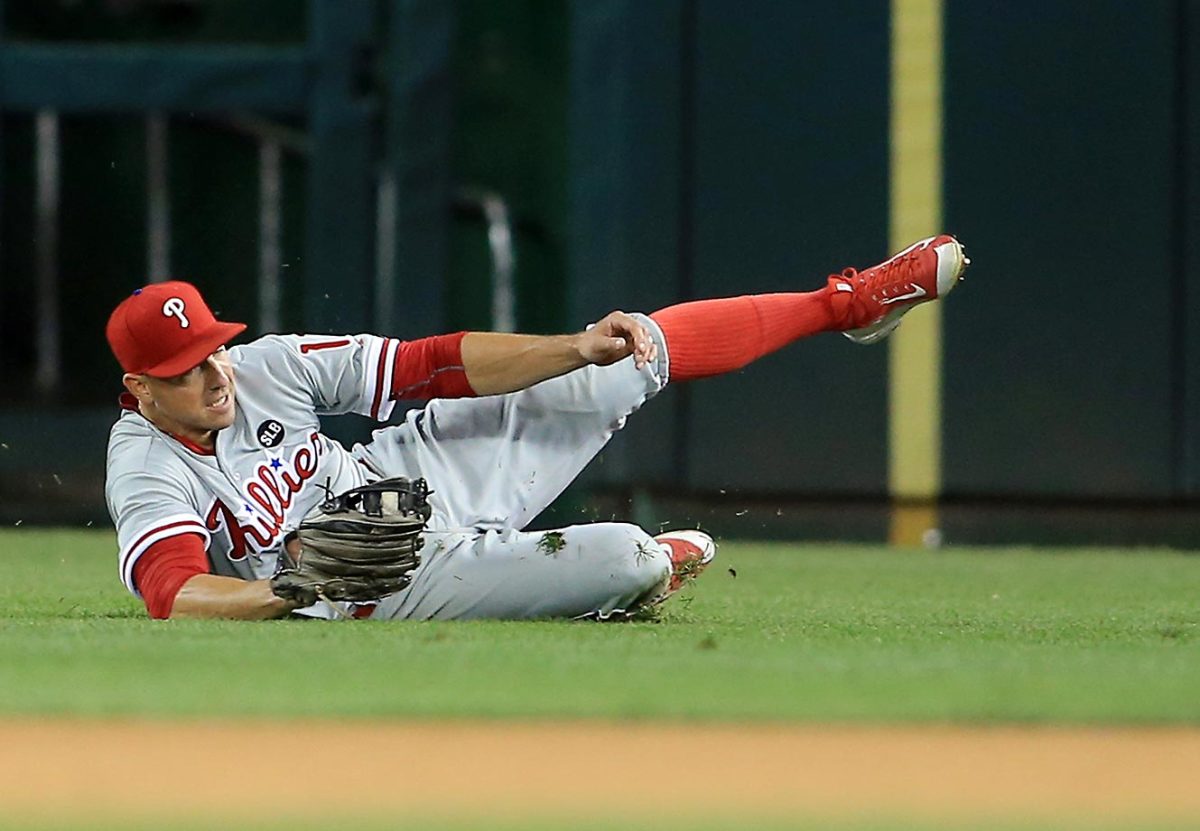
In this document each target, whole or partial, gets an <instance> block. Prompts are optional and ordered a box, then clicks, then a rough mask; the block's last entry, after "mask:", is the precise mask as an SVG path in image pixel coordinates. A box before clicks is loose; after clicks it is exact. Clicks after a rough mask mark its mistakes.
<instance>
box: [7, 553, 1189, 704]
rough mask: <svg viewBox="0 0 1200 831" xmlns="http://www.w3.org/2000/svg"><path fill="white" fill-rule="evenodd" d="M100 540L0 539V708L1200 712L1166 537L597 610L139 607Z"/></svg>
mask: <svg viewBox="0 0 1200 831" xmlns="http://www.w3.org/2000/svg"><path fill="white" fill-rule="evenodd" d="M114 552H115V543H114V541H113V537H112V535H111V533H108V532H81V531H55V532H49V531H36V530H30V531H24V530H17V531H5V532H0V714H8V715H17V714H45V715H136V716H152V717H153V716H158V717H176V716H187V717H201V718H202V717H208V716H214V715H219V716H247V717H262V716H266V717H270V718H292V717H309V716H333V717H350V718H360V717H361V718H367V717H389V718H401V719H404V718H451V719H456V718H479V717H484V718H492V717H504V718H508V717H517V718H526V719H540V718H598V719H656V720H662V719H705V720H715V721H742V720H771V721H775V720H778V721H822V722H828V721H839V722H857V721H867V722H898V721H920V722H958V723H990V722H1030V723H1045V722H1061V723H1129V724H1136V723H1151V724H1156V723H1162V724H1166V723H1181V724H1189V723H1190V724H1196V723H1200V696H1197V695H1196V690H1198V689H1200V639H1198V637H1197V636H1198V634H1200V558H1198V557H1196V556H1193V555H1186V554H1180V553H1175V552H1169V551H1121V550H1108V551H1098V550H1073V551H1033V550H985V549H963V550H956V549H944V550H942V551H940V552H937V553H929V552H925V551H906V550H889V549H883V548H874V547H865V546H790V545H779V544H774V545H751V544H744V543H732V542H728V543H724V544H723V546H722V550H721V554H720V556H719V558H718V560H717V563H716V564H715V565H714V566H713V567H712V568H711V569H710V571H709V572H708V573H707V574H705V575H704V577H703V578H702V579H701V580H700V581H699V582H698V583H697V584H696V585H695V586H694V587H693V588H692V589H689V590H687V591H685V592H684V593H683V594H682V595H681V597H680V598H677V599H676V600H674V601H672V603H671V604H668V606H667V607H665V608H664V612H663V614H662V616H661V619H660V620H659V621H658V622H653V623H635V624H612V625H599V624H586V623H570V622H555V621H547V622H491V621H477V622H443V623H415V622H408V623H376V622H366V621H357V622H347V623H335V624H330V623H321V622H301V621H274V622H266V623H237V622H198V621H172V622H168V623H161V622H153V621H150V620H147V619H145V617H144V612H142V610H141V606H140V603H139V602H138V601H137V600H135V599H134V598H132V597H130V596H128V595H127V594H126V593H125V592H124V590H123V589H122V587H121V586H120V584H119V582H118V580H117V577H116V567H115V554H114ZM731 570H732V571H736V575H737V576H736V577H734V576H733V573H732V571H731Z"/></svg>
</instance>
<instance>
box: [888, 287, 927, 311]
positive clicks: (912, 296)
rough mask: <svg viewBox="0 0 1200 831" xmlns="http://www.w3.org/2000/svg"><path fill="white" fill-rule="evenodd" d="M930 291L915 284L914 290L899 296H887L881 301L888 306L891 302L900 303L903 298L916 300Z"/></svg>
mask: <svg viewBox="0 0 1200 831" xmlns="http://www.w3.org/2000/svg"><path fill="white" fill-rule="evenodd" d="M928 293H929V292H927V291H925V289H923V288H921V287H920V286H913V290H912V291H910V292H909V293H908V294H902V295H900V296H899V297H885V298H884V299H883V300H880V301H879V302H880V303H882V304H883V305H885V306H886V305H887V304H889V303H899V302H900V301H901V300H916V299H917V298H918V297H924V296H925V295H926V294H928Z"/></svg>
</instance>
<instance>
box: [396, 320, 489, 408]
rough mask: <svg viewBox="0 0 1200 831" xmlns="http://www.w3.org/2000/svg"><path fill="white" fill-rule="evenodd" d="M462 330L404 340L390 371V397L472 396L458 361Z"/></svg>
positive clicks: (410, 398)
mask: <svg viewBox="0 0 1200 831" xmlns="http://www.w3.org/2000/svg"><path fill="white" fill-rule="evenodd" d="M466 335H467V333H466V332H455V333H454V334H451V335H435V336H434V337H430V338H420V339H419V340H411V341H404V342H403V343H401V344H400V346H399V347H398V349H397V352H396V362H395V364H394V367H395V368H394V369H393V371H392V399H393V400H397V401H399V400H403V399H408V400H413V399H421V400H429V399H431V398H473V397H474V396H475V390H473V389H471V385H470V384H469V383H468V382H467V373H466V368H465V367H463V362H462V340H463V338H464V337H466Z"/></svg>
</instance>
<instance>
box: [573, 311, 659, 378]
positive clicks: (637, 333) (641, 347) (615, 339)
mask: <svg viewBox="0 0 1200 831" xmlns="http://www.w3.org/2000/svg"><path fill="white" fill-rule="evenodd" d="M579 353H580V354H581V355H582V356H583V359H584V360H585V361H587V362H588V363H591V364H596V365H597V366H608V365H609V364H615V363H616V362H617V361H620V360H623V359H625V358H628V357H629V356H630V355H632V356H633V362H634V365H635V366H636V367H637V368H638V369H641V368H642V367H643V366H645V365H646V364H647V363H649V362H650V361H653V360H654V359H655V358H656V357H658V346H657V345H655V343H654V339H653V338H651V337H650V330H648V329H647V328H646V327H645V326H643V325H642V324H641V323H639V322H638V321H637V319H636V318H634V317H632V316H630V315H627V314H625V313H624V312H609V313H608V314H607V315H605V316H604V317H603V318H602V319H601V320H599V321H598V322H597V323H596V325H595V326H593V327H592V328H590V329H588V330H587V331H586V332H583V333H581V334H580V335H579Z"/></svg>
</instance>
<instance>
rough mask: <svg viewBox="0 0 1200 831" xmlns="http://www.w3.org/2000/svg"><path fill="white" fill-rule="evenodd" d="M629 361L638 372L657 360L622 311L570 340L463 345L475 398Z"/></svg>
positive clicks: (507, 339)
mask: <svg viewBox="0 0 1200 831" xmlns="http://www.w3.org/2000/svg"><path fill="white" fill-rule="evenodd" d="M630 356H632V357H633V359H634V363H635V364H636V365H637V366H638V367H639V368H641V367H642V366H643V365H644V364H645V363H647V362H648V361H652V360H654V358H655V357H656V356H657V348H656V347H655V345H654V341H653V339H651V337H650V333H649V331H647V329H646V327H645V326H643V325H642V324H641V323H639V322H638V321H637V319H636V318H634V317H631V316H630V315H627V314H625V313H624V312H611V313H610V314H608V315H606V316H605V317H604V318H603V319H601V320H600V321H598V322H597V323H596V325H595V326H593V327H591V328H590V329H588V330H587V331H584V332H579V333H578V334H574V335H509V334H502V333H497V332H471V333H469V334H467V335H466V337H464V338H463V341H462V362H463V368H464V372H465V373H466V376H467V382H468V383H469V384H470V385H471V389H473V390H474V391H475V393H476V394H477V395H498V394H501V393H506V392H515V391H517V390H522V389H525V388H526V387H531V386H533V385H534V384H537V383H539V382H541V381H545V380H547V379H549V378H554V377H556V376H559V375H563V374H565V373H567V372H570V371H571V370H573V369H579V368H580V367H582V366H587V365H588V364H597V365H599V366H607V365H608V364H613V363H616V362H617V361H620V360H624V359H625V358H628V357H630Z"/></svg>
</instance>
